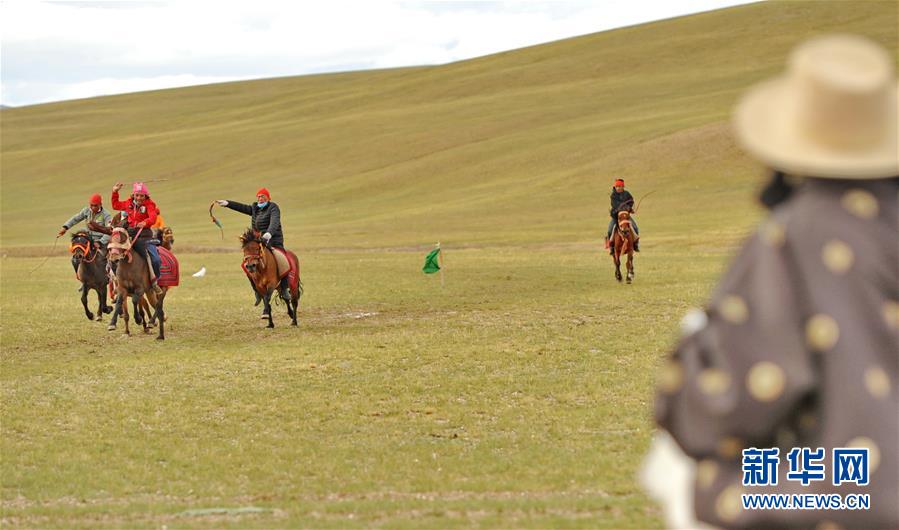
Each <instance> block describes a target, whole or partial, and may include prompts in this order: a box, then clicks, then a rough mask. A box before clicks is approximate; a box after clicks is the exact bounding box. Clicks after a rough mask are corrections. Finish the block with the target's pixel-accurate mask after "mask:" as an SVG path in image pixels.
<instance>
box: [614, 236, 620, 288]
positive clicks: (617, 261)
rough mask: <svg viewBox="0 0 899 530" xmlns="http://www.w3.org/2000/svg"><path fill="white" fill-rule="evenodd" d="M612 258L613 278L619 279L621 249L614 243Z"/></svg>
mask: <svg viewBox="0 0 899 530" xmlns="http://www.w3.org/2000/svg"><path fill="white" fill-rule="evenodd" d="M612 260H614V261H615V279H616V280H618V281H619V282H620V281H621V249H620V248H618V245H615V253H614V254H612Z"/></svg>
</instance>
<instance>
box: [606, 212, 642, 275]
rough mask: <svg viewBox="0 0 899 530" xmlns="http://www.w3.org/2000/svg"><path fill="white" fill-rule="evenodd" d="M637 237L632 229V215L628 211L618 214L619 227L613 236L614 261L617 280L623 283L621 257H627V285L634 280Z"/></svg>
mask: <svg viewBox="0 0 899 530" xmlns="http://www.w3.org/2000/svg"><path fill="white" fill-rule="evenodd" d="M636 241H637V235H636V233H635V232H634V230H633V228H632V227H631V214H630V212H628V211H622V212H618V226H616V227H615V232H614V234H612V245H613V249H614V252H613V253H612V260H613V261H614V262H615V279H616V280H618V281H619V282H620V281H621V256H622V254H626V255H627V283H631V282H632V281H633V280H634V243H636Z"/></svg>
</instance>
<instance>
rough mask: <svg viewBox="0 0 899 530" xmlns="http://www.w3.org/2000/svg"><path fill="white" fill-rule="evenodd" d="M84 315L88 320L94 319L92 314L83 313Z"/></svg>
mask: <svg viewBox="0 0 899 530" xmlns="http://www.w3.org/2000/svg"><path fill="white" fill-rule="evenodd" d="M84 315H85V316H86V317H87V319H88V320H93V319H94V314H93V313H90V312H88V313H85V314H84Z"/></svg>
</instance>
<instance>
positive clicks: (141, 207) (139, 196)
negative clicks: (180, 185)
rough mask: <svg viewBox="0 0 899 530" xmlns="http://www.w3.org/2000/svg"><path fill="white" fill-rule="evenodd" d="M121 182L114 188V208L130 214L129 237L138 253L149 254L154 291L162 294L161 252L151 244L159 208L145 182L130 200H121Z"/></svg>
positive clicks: (136, 186)
mask: <svg viewBox="0 0 899 530" xmlns="http://www.w3.org/2000/svg"><path fill="white" fill-rule="evenodd" d="M122 186H123V184H122V183H121V182H118V183H116V185H115V186H113V187H112V207H113V208H115V209H116V210H122V211H124V212H127V213H128V226H129V228H128V235H129V236H131V237H132V238H134V237H136V239H134V244H133V245H134V249H135V251H137V252H143V253H144V254H145V255H146V254H149V256H150V264H151V265H152V267H153V273H154V274H155V276H156V278H154V279H153V290H154V291H155V292H156V293H157V294H161V293H162V289H160V288H159V285H158V283H157V281H158V279H159V267H160V264H161V263H160V261H159V250H158V249H157V248H156V245H152V244H149V243H150V240H151V239H152V237H153V231H152V230H151V229H150V227H151V226H153V224H154V223H155V222H156V216H157V214H158V213H159V208H158V207H157V206H156V203H154V202H153V200H152V199H150V191H149V190H148V189H147V185H146V184H144V183H143V182H135V183H134V185H133V186H132V188H131V197H130V198H129V199H128V200H125V201H120V200H119V190H120V189H121V188H122Z"/></svg>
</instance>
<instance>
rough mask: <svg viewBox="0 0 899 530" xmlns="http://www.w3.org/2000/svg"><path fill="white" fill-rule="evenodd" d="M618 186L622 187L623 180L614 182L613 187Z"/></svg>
mask: <svg viewBox="0 0 899 530" xmlns="http://www.w3.org/2000/svg"><path fill="white" fill-rule="evenodd" d="M618 186H624V180H623V179H618V180H616V181H615V187H616V188H617V187H618Z"/></svg>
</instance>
